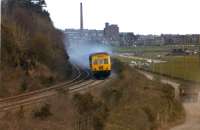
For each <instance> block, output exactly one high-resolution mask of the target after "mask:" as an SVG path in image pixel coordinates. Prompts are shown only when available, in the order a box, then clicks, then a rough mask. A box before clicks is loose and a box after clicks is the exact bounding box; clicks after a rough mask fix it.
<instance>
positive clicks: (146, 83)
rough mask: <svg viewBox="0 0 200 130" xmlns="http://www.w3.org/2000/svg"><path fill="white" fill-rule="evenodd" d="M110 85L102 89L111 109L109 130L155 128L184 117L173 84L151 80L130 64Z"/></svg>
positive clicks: (166, 125) (107, 125) (144, 129)
mask: <svg viewBox="0 0 200 130" xmlns="http://www.w3.org/2000/svg"><path fill="white" fill-rule="evenodd" d="M108 86H110V87H107V88H106V90H104V91H103V95H104V96H103V98H104V101H105V102H106V103H107V104H108V106H110V108H111V111H110V115H109V117H108V119H107V123H106V127H105V129H106V130H129V129H131V130H156V129H158V128H163V127H168V126H169V125H172V124H174V123H177V122H179V121H181V120H182V119H183V118H184V110H183V107H182V105H181V103H180V102H179V101H176V100H175V99H174V94H173V92H174V91H173V89H172V88H171V87H170V86H168V85H164V84H161V83H159V82H156V81H150V80H148V79H147V78H145V77H144V76H143V75H141V74H140V73H138V72H137V71H135V70H134V69H132V68H129V67H128V66H124V67H123V69H122V70H121V72H120V76H119V77H118V79H116V80H114V81H113V82H111V83H110V84H109V85H108Z"/></svg>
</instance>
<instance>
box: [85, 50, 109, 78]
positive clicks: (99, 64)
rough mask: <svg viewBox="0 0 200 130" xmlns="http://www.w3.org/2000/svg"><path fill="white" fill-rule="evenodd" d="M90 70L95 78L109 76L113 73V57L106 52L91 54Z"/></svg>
mask: <svg viewBox="0 0 200 130" xmlns="http://www.w3.org/2000/svg"><path fill="white" fill-rule="evenodd" d="M89 62H90V70H91V71H92V74H93V76H94V77H95V78H107V77H108V76H109V75H110V73H111V58H110V55H109V54H108V53H106V52H100V53H93V54H91V55H90V56H89Z"/></svg>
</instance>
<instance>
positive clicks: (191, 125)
mask: <svg viewBox="0 0 200 130" xmlns="http://www.w3.org/2000/svg"><path fill="white" fill-rule="evenodd" d="M183 105H184V107H185V111H186V121H185V123H183V124H181V125H178V126H176V127H174V128H172V129H170V130H200V102H197V103H184V104H183Z"/></svg>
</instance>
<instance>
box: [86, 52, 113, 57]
mask: <svg viewBox="0 0 200 130" xmlns="http://www.w3.org/2000/svg"><path fill="white" fill-rule="evenodd" d="M99 54H105V55H109V54H108V53H107V52H97V53H92V54H90V56H93V55H99Z"/></svg>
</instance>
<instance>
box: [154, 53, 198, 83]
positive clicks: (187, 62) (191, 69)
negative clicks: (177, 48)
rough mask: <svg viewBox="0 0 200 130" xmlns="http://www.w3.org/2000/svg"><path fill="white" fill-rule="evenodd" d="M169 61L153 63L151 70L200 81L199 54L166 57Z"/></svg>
mask: <svg viewBox="0 0 200 130" xmlns="http://www.w3.org/2000/svg"><path fill="white" fill-rule="evenodd" d="M165 59H166V60H167V61H168V62H166V63H159V64H153V65H151V67H150V68H151V70H153V71H154V72H158V73H160V74H166V75H168V76H172V77H177V78H182V79H185V80H191V81H197V82H200V59H199V57H198V56H176V57H167V58H165Z"/></svg>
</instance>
